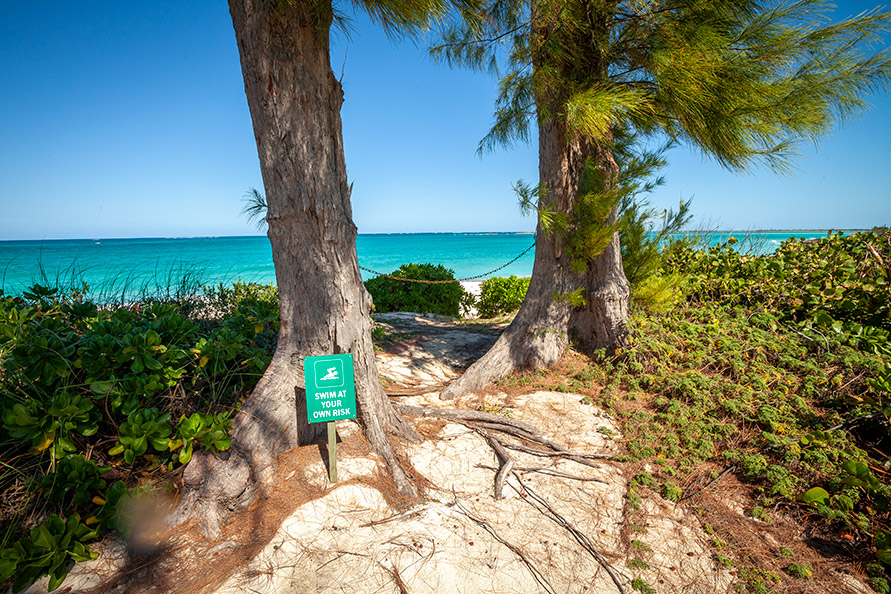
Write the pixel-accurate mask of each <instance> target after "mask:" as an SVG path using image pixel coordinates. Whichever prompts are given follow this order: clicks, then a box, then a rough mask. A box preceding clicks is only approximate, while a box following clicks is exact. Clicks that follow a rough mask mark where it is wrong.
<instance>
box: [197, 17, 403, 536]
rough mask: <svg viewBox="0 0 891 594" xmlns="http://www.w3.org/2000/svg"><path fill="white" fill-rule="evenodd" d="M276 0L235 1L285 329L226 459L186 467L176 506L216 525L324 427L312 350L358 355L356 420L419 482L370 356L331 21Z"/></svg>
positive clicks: (399, 477)
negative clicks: (311, 402) (309, 391)
mask: <svg viewBox="0 0 891 594" xmlns="http://www.w3.org/2000/svg"><path fill="white" fill-rule="evenodd" d="M272 6H273V3H272V2H269V1H268V0H230V1H229V8H230V12H231V15H232V22H233V25H234V27H235V34H236V39H237V41H238V49H239V53H240V55H241V66H242V72H243V74H244V81H245V92H246V94H247V99H248V105H249V107H250V112H251V118H252V120H253V125H254V134H255V136H256V139H257V147H258V151H259V156H260V165H261V170H262V173H263V183H264V186H265V189H266V200H267V204H268V211H267V221H268V223H269V233H268V235H269V241H270V243H271V244H272V258H273V262H274V264H275V273H276V281H277V283H278V290H279V300H280V305H281V330H280V332H279V336H278V345H277V348H276V352H275V355H274V357H273V359H272V363H271V364H270V365H269V368H268V369H267V371H266V373H265V375H264V376H263V378H262V379H261V380H260V382H259V383H258V384H257V387H256V388H255V389H254V391H253V393H252V394H251V397H250V398H249V399H248V401H247V402H246V403H245V405H244V407H243V408H242V410H241V412H240V413H239V415H238V417H237V418H236V420H235V423H234V427H233V432H232V444H233V445H232V448H231V449H230V450H229V452H227V456H226V457H227V458H228V459H226V460H223V459H222V457H221V458H214V457H212V456H209V455H205V456H202V457H199V459H198V460H197V463H196V462H193V463H192V464H190V465H189V466H188V468H187V469H186V472H185V474H184V483H185V486H186V491H185V493H184V497H183V500H182V504H181V512H180V515H188V514H192V513H195V511H199V510H200V513H201V514H202V515H203V519H205V520H206V521H208V522H210V523H211V524H213V523H214V522H219V521H220V519H221V513H220V510H222V509H224V508H226V507H230V508H231V507H232V506H233V505H236V506H239V505H243V504H245V503H246V502H248V501H250V499H251V498H252V496H253V495H254V492H255V491H256V488H257V485H259V484H261V483H262V482H266V481H268V480H269V479H270V478H271V477H268V476H264V473H268V468H269V466H270V463H271V462H272V461H273V460H274V459H275V457H276V456H277V455H278V454H280V453H282V452H284V451H286V450H289V449H292V448H294V447H296V446H298V445H305V444H310V443H314V442H316V441H317V440H318V439H320V438H321V437H322V432H323V431H324V428H325V427H324V424H323V423H319V424H312V425H311V424H309V423H308V422H307V418H306V393H305V389H304V388H305V386H304V381H303V357H305V356H308V355H324V354H339V353H352V354H353V360H354V363H355V378H356V396H357V404H358V415H359V421H360V423H361V424H362V426H363V428H364V430H365V434H366V436H367V438H368V440H369V442H370V443H371V446H372V447H373V448H374V450H375V451H376V452H377V453H378V454H379V455H380V456H381V457H382V459H383V460H384V461H385V463H386V464H387V466H388V467H389V470H390V472H391V474H392V476H393V479H394V481H395V483H396V486H397V488H398V490H399V491H400V492H401V493H403V494H404V495H414V494H415V493H416V491H415V489H414V487H413V486H412V484H411V482H410V481H409V480H408V478H407V477H406V475H405V473H404V471H403V470H402V468H401V467H400V466H399V464H398V463H397V461H396V459H395V456H394V455H393V451H392V448H391V445H390V441H389V439H388V437H387V435H386V433H387V432H389V433H392V434H395V435H399V436H402V437H405V438H409V439H417V435H416V434H415V432H414V430H413V429H412V428H411V426H410V425H409V424H408V423H407V422H406V421H405V420H403V419H402V417H401V416H399V415H398V413H396V411H395V410H394V409H393V408H392V406H391V405H390V403H389V401H388V400H387V396H386V394H385V393H384V390H383V387H382V386H381V383H380V379H379V376H378V371H377V367H376V364H375V360H374V350H373V347H372V343H371V329H372V321H371V318H370V316H369V313H370V311H371V297H370V296H369V295H368V292H367V291H366V290H365V287H364V285H363V284H362V279H361V276H360V273H359V266H358V260H357V257H356V227H355V225H354V224H353V221H352V209H351V206H350V191H349V187H348V184H347V175H346V166H345V162H344V154H343V138H342V131H341V119H340V108H341V105H342V103H343V91H342V89H341V85H340V83H339V82H338V81H337V79H336V78H335V76H334V73H333V72H332V71H331V66H330V60H329V46H328V26H327V25H324V24H323V25H320V24H319V22H320V21H321V22H324V20H325V17H324V10H325V7H324V0H323V1H322V2H321V3H316V4H315V5H314V3H312V2H309V1H308V0H300V1H297V2H294V3H291V5H289V6H288V7H286V8H282V9H281V10H276V9H274V8H272ZM310 6H313V11H314V12H311V9H310ZM327 8H328V9H330V2H329V3H328V7H327ZM320 17H321V18H320Z"/></svg>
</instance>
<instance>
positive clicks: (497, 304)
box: [476, 275, 530, 318]
mask: <svg viewBox="0 0 891 594" xmlns="http://www.w3.org/2000/svg"><path fill="white" fill-rule="evenodd" d="M529 280H530V279H528V278H517V277H516V276H514V275H510V276H509V277H506V278H505V277H503V276H496V277H493V278H487V279H486V280H484V281H483V283H482V285H481V287H480V296H479V299H478V300H477V303H476V310H477V314H478V315H479V317H481V318H494V317H497V316H501V315H505V314H509V313H511V312H514V311H516V310H517V309H519V308H520V305H522V304H523V299H524V298H525V297H526V291H527V290H528V289H529Z"/></svg>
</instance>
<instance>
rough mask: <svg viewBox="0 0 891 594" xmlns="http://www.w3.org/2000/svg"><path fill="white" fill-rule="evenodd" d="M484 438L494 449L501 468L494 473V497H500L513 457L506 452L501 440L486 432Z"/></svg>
mask: <svg viewBox="0 0 891 594" xmlns="http://www.w3.org/2000/svg"><path fill="white" fill-rule="evenodd" d="M486 440H487V441H488V442H489V445H490V446H492V449H493V450H495V455H497V456H498V462H499V464H500V465H501V468H499V469H498V472H497V473H496V474H495V499H501V497H502V495H503V493H504V481H505V479H506V478H507V477H508V476H509V475H510V473H511V471H512V470H513V468H514V459H513V458H512V457H511V455H510V454H508V453H507V450H506V449H504V446H503V445H501V442H500V441H498V440H497V439H495V438H494V437H493V436H491V435H488V434H487V435H486Z"/></svg>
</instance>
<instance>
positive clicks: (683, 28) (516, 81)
mask: <svg viewBox="0 0 891 594" xmlns="http://www.w3.org/2000/svg"><path fill="white" fill-rule="evenodd" d="M831 8H832V6H831V5H829V4H827V3H825V2H818V1H815V0H800V1H797V2H758V1H750V0H666V1H662V2H660V1H654V0H629V1H624V2H610V1H603V0H528V1H526V2H517V1H514V0H488V1H486V0H483V1H482V3H481V4H480V5H479V6H477V7H476V8H475V10H473V11H471V10H467V11H465V13H464V18H462V19H460V20H458V19H456V20H455V21H453V22H452V23H451V24H450V26H449V27H448V28H447V30H446V31H445V33H444V34H443V41H442V43H441V44H440V45H438V46H437V47H435V48H434V49H433V50H432V51H433V55H434V56H435V57H437V58H438V59H441V60H444V61H446V62H448V63H449V64H457V65H462V66H466V67H471V68H475V69H482V70H487V69H488V70H491V71H493V72H495V73H497V74H499V75H501V79H500V92H499V96H498V99H497V102H496V112H495V122H494V124H493V126H492V129H491V130H490V132H489V133H488V135H487V136H486V137H485V138H484V139H483V140H482V142H481V143H480V148H481V149H487V148H492V147H494V146H496V145H501V144H511V143H513V142H515V141H525V140H527V139H528V137H529V133H530V129H531V128H530V126H531V125H534V124H535V122H536V119H540V120H547V121H557V122H559V123H561V124H562V125H563V126H564V127H565V129H566V131H567V134H570V135H573V134H576V135H582V136H584V137H588V138H590V139H592V140H595V141H602V140H609V139H612V138H613V137H615V135H616V134H617V133H618V132H620V131H621V133H623V134H626V135H635V136H637V135H643V136H649V135H654V134H664V135H666V136H667V137H668V139H670V140H671V141H680V142H686V143H689V144H691V145H692V146H695V147H698V148H699V149H701V150H702V151H703V152H704V153H705V154H706V155H707V156H709V157H711V158H713V159H715V160H717V161H718V162H719V163H721V164H722V165H724V166H725V167H728V168H730V169H735V170H742V169H745V168H747V167H749V166H751V165H753V164H754V163H757V162H762V163H766V164H768V165H770V166H771V167H772V168H774V169H775V170H778V171H784V170H786V169H788V167H789V164H790V159H791V158H792V157H793V156H794V155H795V150H796V147H797V146H799V145H800V144H801V143H802V142H805V141H812V142H815V141H816V140H817V139H818V138H819V137H820V136H822V135H824V134H826V133H828V132H830V131H831V130H832V128H833V126H835V125H836V124H838V123H840V122H844V121H845V120H847V119H849V118H850V117H852V116H853V115H855V114H856V113H858V112H859V111H860V110H862V109H863V108H864V107H866V105H867V104H866V101H865V99H864V96H866V95H868V94H869V93H870V92H875V91H878V90H886V89H887V88H888V86H889V83H891V54H889V52H888V50H887V49H883V48H882V47H881V46H883V42H884V36H885V35H886V34H887V33H888V31H889V25H891V13H889V12H879V11H878V10H873V11H869V12H866V13H863V14H860V15H857V16H853V17H850V18H846V19H844V20H841V21H837V22H833V21H831V20H830V15H831Z"/></svg>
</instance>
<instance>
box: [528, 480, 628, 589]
mask: <svg viewBox="0 0 891 594" xmlns="http://www.w3.org/2000/svg"><path fill="white" fill-rule="evenodd" d="M514 477H515V478H516V479H517V481H518V482H519V483H520V489H517V488H516V487H513V488H514V490H515V491H517V493H518V494H520V495H524V494H525V495H526V497H522V499H523V500H524V501H526V502H527V503H529V505H531V506H533V507H535V508H536V509H538V510H539V511H542V513H544V514H545V515H546V516H548V517H549V518H550V519H551V520H553V521H554V522H555V523H556V524H558V525H559V526H562V527H563V528H565V529H566V530H567V531H568V532H569V533H570V534H571V535H572V537H573V539H574V540H575V541H576V542H577V543H579V545H581V547H582V548H584V549H585V550H586V551H588V553H589V554H590V555H591V556H592V557H593V558H594V559H595V560H596V561H597V563H599V564H600V566H601V567H603V569H604V570H606V572H607V573H608V574H609V577H610V579H611V580H612V581H613V584H615V585H616V588H617V589H618V590H619V592H621V593H622V594H625V593H626V590H625V586H623V585H622V582H621V581H620V575H619V572H618V571H617V570H616V569H615V568H614V567H613V566H612V564H611V563H610V562H609V561H607V560H606V558H605V557H604V556H603V555H602V554H601V553H600V552H599V551H598V550H597V549H596V548H595V547H594V543H592V542H591V539H590V538H588V536H587V535H586V534H585V533H584V532H582V531H580V530H579V529H578V528H576V527H575V526H573V525H572V524H570V523H569V521H568V520H567V519H566V518H564V517H563V516H562V515H560V513H559V512H557V510H555V509H554V508H553V506H551V504H550V503H548V502H547V501H546V500H545V499H544V498H542V497H541V496H540V495H538V494H537V493H536V492H535V491H533V490H532V488H531V487H529V485H527V484H526V483H524V482H523V480H522V479H521V478H520V477H519V476H517V475H516V473H514ZM521 489H522V490H521ZM545 512H547V513H545ZM621 578H622V579H624V580H625V581H629V578H628V577H627V576H625V575H622V576H621Z"/></svg>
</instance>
